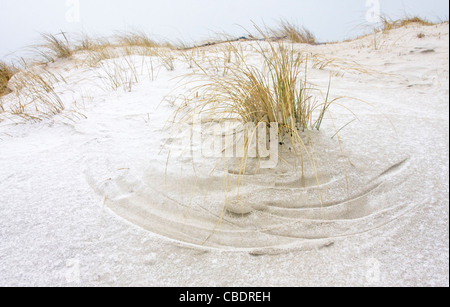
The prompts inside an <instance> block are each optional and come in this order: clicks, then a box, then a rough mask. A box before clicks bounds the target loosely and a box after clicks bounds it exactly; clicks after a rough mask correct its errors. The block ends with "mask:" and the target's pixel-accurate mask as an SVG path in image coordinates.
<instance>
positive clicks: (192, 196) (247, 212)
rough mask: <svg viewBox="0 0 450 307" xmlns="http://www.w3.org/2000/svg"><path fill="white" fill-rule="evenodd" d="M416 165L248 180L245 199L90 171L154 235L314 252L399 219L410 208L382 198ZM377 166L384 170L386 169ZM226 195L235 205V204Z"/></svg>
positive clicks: (99, 188) (206, 186)
mask: <svg viewBox="0 0 450 307" xmlns="http://www.w3.org/2000/svg"><path fill="white" fill-rule="evenodd" d="M409 160H410V157H407V158H404V159H401V160H400V161H399V162H397V163H395V164H393V165H386V164H384V165H383V164H381V165H379V164H376V163H367V164H366V165H367V166H368V167H366V169H364V168H356V167H351V168H349V174H348V175H346V176H344V175H343V171H342V170H341V171H337V172H335V173H333V174H332V173H325V174H324V175H323V176H322V175H321V176H320V177H321V178H322V180H321V182H320V185H317V184H314V180H309V181H308V184H307V185H306V186H302V185H300V184H299V183H300V182H301V181H300V179H295V178H294V177H293V176H295V175H290V173H289V172H284V171H282V172H281V173H278V175H277V172H275V171H274V172H272V173H270V172H268V173H265V174H259V175H248V179H247V180H246V181H245V182H246V183H245V184H244V185H243V186H242V187H241V196H240V197H239V198H238V199H232V198H231V199H230V197H229V196H230V195H229V194H228V195H226V193H227V192H224V191H222V190H221V189H219V188H218V187H217V185H218V184H220V180H218V179H217V178H216V179H208V178H201V179H200V180H194V179H192V178H191V179H190V180H189V179H180V178H175V177H173V178H170V177H167V178H165V180H166V181H168V184H166V185H163V184H161V183H160V182H158V180H159V181H161V180H160V178H161V176H160V175H158V174H151V173H146V174H145V175H142V176H141V175H137V174H136V173H132V172H131V171H122V172H121V173H120V175H118V176H116V177H114V176H111V178H110V179H108V181H106V182H105V180H104V179H95V178H94V176H93V175H92V174H89V172H88V173H87V174H86V177H87V180H88V182H89V184H90V185H91V186H92V188H93V189H94V190H95V191H96V192H97V193H99V194H100V195H101V197H104V198H105V199H106V201H105V206H107V207H109V208H110V209H111V210H112V211H113V212H115V213H116V214H118V215H119V216H121V217H123V218H125V219H126V220H128V221H130V222H132V223H134V224H136V225H138V226H140V227H142V228H144V229H146V230H148V231H150V232H153V233H156V234H159V235H161V236H164V237H167V238H169V239H172V240H176V241H179V242H183V243H186V244H193V245H196V246H199V247H202V248H205V247H210V248H220V249H226V250H249V252H251V251H255V250H257V251H258V253H262V254H264V251H265V250H268V251H272V252H273V251H274V250H283V249H285V248H286V247H292V246H297V245H298V246H301V247H300V248H305V246H308V248H310V247H311V248H313V247H314V246H315V245H314V242H317V246H321V245H320V244H322V245H323V244H324V243H323V242H324V240H325V241H326V243H327V244H331V245H332V244H333V242H334V240H336V239H337V238H342V237H345V236H351V235H357V234H360V233H365V232H367V231H370V230H371V229H377V228H379V227H382V226H383V225H386V224H388V223H389V221H392V220H394V219H396V218H398V217H399V215H401V214H402V212H405V210H406V209H407V208H406V207H405V206H408V204H396V203H389V201H383V200H385V199H386V197H387V199H389V197H388V196H386V195H388V194H389V193H394V192H395V190H396V186H397V185H398V183H399V182H403V181H404V180H407V178H408V174H407V171H408V169H409V167H408V166H409ZM397 161H398V160H397ZM371 165H379V166H378V169H379V170H378V171H377V169H370V166H371ZM383 166H384V167H383ZM380 168H382V169H381V170H380ZM323 169H324V170H327V168H326V167H325V166H324V167H323ZM383 169H384V170H383ZM278 171H280V170H278ZM309 176H310V178H312V177H311V175H309ZM272 177H273V178H272ZM158 178H159V179H158ZM268 178H272V179H271V180H268ZM405 178H406V179H405ZM208 180H209V181H208ZM195 183H198V184H199V186H198V187H196V185H195ZM347 184H348V186H349V187H350V190H348V187H347ZM319 191H321V193H323V200H322V201H320V199H319V197H318V196H319ZM228 192H229V191H228ZM220 193H224V194H220ZM227 197H228V201H229V202H232V205H231V206H228V207H227V205H226V204H225V205H224V202H225V199H227ZM383 197H384V198H383ZM377 198H380V199H381V201H377ZM306 242H307V243H306ZM305 244H306V245H305Z"/></svg>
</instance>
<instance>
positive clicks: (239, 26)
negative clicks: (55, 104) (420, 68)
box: [0, 0, 449, 60]
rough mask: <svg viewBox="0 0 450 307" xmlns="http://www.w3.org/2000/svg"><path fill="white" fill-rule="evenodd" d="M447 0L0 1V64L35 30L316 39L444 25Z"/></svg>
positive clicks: (32, 40)
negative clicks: (298, 31) (276, 32)
mask: <svg viewBox="0 0 450 307" xmlns="http://www.w3.org/2000/svg"><path fill="white" fill-rule="evenodd" d="M448 10H449V3H448V1H447V0H432V1H423V0H403V1H402V0H389V1H387V0H380V1H378V0H367V1H366V0H345V1H333V0H321V1H314V0H246V1H238V0H167V1H152V0H151V1H141V0H129V1H119V0H90V1H87V0H67V1H61V0H40V1H31V0H14V1H13V0H1V1H0V25H1V26H0V29H1V30H0V33H1V35H2V38H3V41H4V42H6V43H2V45H1V46H0V59H3V60H10V59H12V58H15V57H19V56H26V50H27V49H26V47H28V46H31V45H33V44H36V43H38V42H39V38H40V33H58V32H61V31H64V32H68V33H81V32H84V33H88V34H90V35H94V36H111V35H113V34H114V33H116V32H117V31H129V30H140V31H145V32H146V33H148V34H149V35H150V36H152V37H154V38H155V39H156V40H169V41H173V42H176V41H179V40H183V41H186V42H194V41H196V42H198V41H202V40H205V39H208V38H210V37H212V36H213V35H214V33H216V32H226V33H228V34H231V35H234V36H241V35H245V34H246V32H245V30H243V29H244V28H245V29H251V28H252V22H255V23H256V24H258V25H263V24H264V25H266V26H268V27H273V26H275V25H276V23H277V22H278V21H279V20H280V19H285V20H288V21H290V22H292V23H295V24H297V25H299V26H305V27H306V28H308V29H309V30H311V31H312V32H313V33H314V34H315V35H316V37H317V39H318V41H320V42H327V41H338V40H343V39H347V38H352V37H356V36H357V35H360V34H363V33H367V32H368V31H369V29H371V28H373V27H374V26H375V25H376V19H377V18H376V16H377V15H378V14H381V15H386V16H389V17H391V18H394V19H396V18H401V17H404V16H406V15H408V16H416V15H417V16H420V17H422V18H426V19H428V20H431V21H435V22H436V21H442V20H448Z"/></svg>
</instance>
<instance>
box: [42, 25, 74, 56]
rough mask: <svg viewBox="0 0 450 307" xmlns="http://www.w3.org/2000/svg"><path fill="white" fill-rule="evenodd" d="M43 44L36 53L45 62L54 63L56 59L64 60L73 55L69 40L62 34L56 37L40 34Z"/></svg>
mask: <svg viewBox="0 0 450 307" xmlns="http://www.w3.org/2000/svg"><path fill="white" fill-rule="evenodd" d="M42 38H43V39H44V43H43V44H42V45H40V46H39V47H40V48H38V52H39V53H40V55H41V56H42V57H43V58H44V59H45V60H46V61H47V62H54V61H55V60H56V59H66V58H69V57H71V56H72V55H73V53H74V51H73V49H72V47H71V44H70V42H69V39H68V38H67V36H66V34H65V33H64V32H61V33H60V34H58V35H53V34H42Z"/></svg>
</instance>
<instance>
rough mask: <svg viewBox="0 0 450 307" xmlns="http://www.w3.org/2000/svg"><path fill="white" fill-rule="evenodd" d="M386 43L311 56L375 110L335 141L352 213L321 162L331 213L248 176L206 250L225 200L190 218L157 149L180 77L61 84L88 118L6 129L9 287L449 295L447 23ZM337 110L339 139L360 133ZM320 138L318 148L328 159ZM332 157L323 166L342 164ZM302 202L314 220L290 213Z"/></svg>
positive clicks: (403, 32) (72, 77)
mask: <svg viewBox="0 0 450 307" xmlns="http://www.w3.org/2000/svg"><path fill="white" fill-rule="evenodd" d="M418 33H424V34H425V37H424V38H422V39H419V38H417V34H418ZM378 39H379V42H380V44H381V47H380V49H379V50H373V46H372V45H371V44H372V43H373V37H367V38H363V39H361V40H356V41H353V42H347V43H340V44H331V45H321V46H308V47H305V48H307V49H309V50H310V51H312V52H314V53H320V54H322V55H324V56H329V57H336V58H339V59H341V61H337V62H336V64H335V65H339V66H336V69H338V68H341V69H342V68H345V69H346V70H345V74H344V76H342V77H335V78H333V83H332V93H333V94H334V95H345V96H352V97H357V98H360V99H364V100H365V101H368V102H370V103H371V104H372V105H374V106H375V107H376V110H374V108H373V107H370V106H368V105H366V104H361V103H355V102H349V103H348V104H346V105H347V106H348V107H350V108H351V109H352V110H353V111H354V112H355V113H356V114H357V115H358V118H359V119H360V121H356V122H354V123H352V124H351V126H349V127H348V128H346V129H344V130H343V131H341V133H340V137H341V139H342V145H343V151H344V153H345V154H346V155H348V156H349V158H350V160H351V161H352V163H353V164H354V167H353V168H351V169H350V170H349V172H350V176H349V178H351V179H350V180H354V181H353V183H354V184H351V185H350V186H351V187H352V191H351V196H352V197H351V198H352V199H353V201H351V202H346V201H345V200H344V199H345V197H344V196H345V195H342V194H343V192H342V190H343V187H344V186H345V185H343V183H342V178H341V177H339V174H341V173H342V170H340V169H339V166H334V168H332V167H331V166H330V165H329V164H328V163H331V162H330V161H324V162H322V163H323V168H324V169H326V171H325V173H327V174H329V176H324V178H325V179H324V180H325V181H326V182H325V184H327V183H328V184H329V186H328V187H330V189H329V191H330V195H328V198H329V199H326V200H325V204H327V205H326V206H324V208H321V206H320V203H318V202H317V198H314V197H313V196H314V195H313V193H312V194H310V193H309V192H308V191H304V189H293V188H292V187H295V182H290V181H289V180H290V176H286V177H287V178H286V177H283V176H278V177H277V180H278V184H277V182H272V183H265V182H264V181H263V180H259V179H258V178H255V179H254V180H253V181H252V180H250V182H249V185H248V186H247V187H246V189H247V190H246V192H247V203H248V204H249V205H248V206H249V207H250V209H249V211H250V214H249V215H246V216H244V217H242V216H239V215H238V216H232V215H231V216H227V221H226V222H227V224H225V223H223V224H222V228H223V233H222V237H219V236H218V237H217V238H212V239H213V240H210V241H208V243H207V244H204V245H202V246H200V245H201V243H202V240H204V237H205V235H208V232H209V229H211V228H212V227H214V225H215V220H214V216H217V211H214V210H219V209H220V205H221V204H220V202H219V201H218V200H220V199H222V197H221V196H220V191H219V192H217V193H215V194H214V190H213V189H205V190H204V191H200V192H201V193H198V194H196V195H199V196H197V198H198V199H194V200H193V207H192V210H193V211H192V212H190V213H189V214H186V212H185V211H184V210H177V208H178V207H177V205H176V204H177V202H178V201H179V199H183V197H182V195H183V194H182V191H181V192H180V190H179V189H176V188H175V187H176V185H178V186H184V185H185V184H187V183H188V182H189V181H186V182H185V183H183V182H181V183H180V182H179V181H178V182H177V181H176V179H173V181H171V179H170V176H169V180H168V183H167V181H166V184H167V185H165V183H164V182H163V181H164V180H162V178H164V177H163V172H164V169H165V163H166V158H167V155H165V154H164V151H163V153H162V154H160V152H161V149H162V148H161V145H162V144H163V143H164V142H166V141H167V140H168V139H169V138H170V137H171V136H170V135H168V134H167V133H166V131H165V129H164V128H163V126H164V124H165V120H166V119H167V117H168V116H169V115H170V114H171V112H172V111H173V109H172V107H171V106H170V103H163V104H160V102H161V100H162V99H163V98H164V96H165V95H167V94H168V93H170V92H171V90H172V89H173V88H174V87H175V84H176V81H175V80H173V79H172V78H173V77H176V76H178V75H182V74H183V73H186V72H189V70H188V69H187V68H186V65H183V64H182V63H179V64H178V65H177V68H176V70H175V71H174V72H167V71H165V70H164V69H162V70H161V71H160V73H159V75H158V77H157V78H156V80H155V81H153V82H141V83H140V84H138V85H137V86H136V87H135V88H134V89H133V91H132V92H131V93H126V92H123V91H117V92H111V91H107V92H105V91H104V90H101V89H99V88H87V89H86V84H87V85H89V82H86V81H82V82H76V80H84V79H88V77H89V76H91V75H93V76H95V75H96V73H101V71H100V72H94V73H93V72H92V71H87V72H86V71H83V69H82V68H79V69H73V70H69V71H65V72H64V73H65V74H67V76H65V77H66V78H67V79H68V80H69V84H72V83H71V81H72V82H73V84H76V85H73V87H74V88H73V91H74V92H75V93H80V92H83V93H86V94H85V95H86V96H92V99H88V98H86V101H85V103H84V109H82V110H80V111H82V113H83V114H85V115H86V116H87V119H80V120H75V121H69V120H67V119H65V118H63V117H61V116H57V117H54V118H53V119H50V120H45V121H43V122H41V123H27V124H19V125H14V124H11V122H10V119H8V120H5V121H4V122H1V123H0V142H1V147H0V156H1V158H2V160H1V161H2V162H1V167H0V192H1V195H2V200H1V204H0V210H1V211H0V220H1V223H0V238H1V242H0V284H1V285H71V283H70V282H68V279H67V276H68V274H69V273H71V272H73V270H72V268H73V263H79V268H80V274H79V276H80V285H150V286H156V285H158V286H160V285H172V286H204V285H210V286H236V285H240V286H270V285H273V286H284V285H290V286H306V285H308V286H314V285H387V286H388V285H448V255H449V251H448V242H449V237H448V233H449V232H448V208H449V200H448V192H449V189H448V187H449V185H448V175H449V171H448V163H449V162H448V157H449V151H448V148H449V146H448V145H449V144H448V128H449V124H448V115H447V114H448V110H449V104H448V95H449V92H448V91H449V88H448V54H449V52H448V51H449V50H448V49H449V47H448V24H444V25H440V26H436V27H419V28H416V27H409V28H406V29H399V30H395V31H392V32H391V33H390V34H389V35H386V36H381V35H380V37H379V38H378ZM431 50H432V51H431ZM136 61H137V62H138V61H139V60H138V59H136ZM67 65H70V64H67ZM355 68H358V69H362V68H364V69H366V70H370V71H371V73H370V74H367V73H360V72H358V71H357V70H355ZM327 69H328V70H330V69H334V68H333V67H332V66H331V67H330V68H327ZM83 76H84V77H83ZM327 76H328V72H327V71H320V70H317V71H314V73H313V74H312V75H311V78H312V79H311V80H310V81H312V82H314V83H317V84H319V85H326V82H327V81H328V77H327ZM84 83H86V84H84ZM76 95H77V94H73V93H68V94H67V95H65V96H64V97H65V98H66V99H67V100H68V101H70V100H71V99H76V98H77V97H76ZM66 96H67V97H66ZM73 96H75V97H73ZM333 112H334V113H333V114H335V117H336V121H337V122H336V126H339V127H340V126H342V125H344V124H346V123H347V122H348V121H349V120H351V119H352V116H351V114H349V113H348V112H345V110H342V109H339V108H336V109H335V110H334V111H333ZM380 112H381V113H384V114H386V115H388V116H389V117H391V119H392V120H393V122H394V126H395V129H396V132H394V131H393V129H392V127H391V126H390V124H389V121H388V120H387V119H386V118H385V117H384V116H383V115H382V114H381V113H380ZM326 125H327V126H326V127H324V129H323V132H321V134H320V135H318V136H317V138H316V140H315V141H316V142H317V143H320V142H324V145H326V144H330V145H333V141H331V140H330V138H331V136H332V135H333V134H334V131H333V128H332V126H331V123H330V122H328V123H327V124H326ZM334 145H335V144H334ZM319 148H320V147H319ZM327 150H330V151H331V152H329V153H319V156H320V155H321V154H323V155H325V154H328V156H329V155H333V156H336V155H339V153H340V151H339V149H336V146H330V147H328V148H327ZM336 150H337V151H338V152H336ZM330 168H331V170H330ZM186 178H189V174H186ZM216 180H217V181H219V182H220V176H219V178H218V179H216ZM292 180H293V181H294V180H295V178H292ZM205 184H206V183H205ZM208 184H210V185H211V188H212V187H214V186H216V187H217V185H218V183H217V182H214V181H211V180H210V181H208ZM333 188H334V190H333ZM280 189H288V190H289V193H283V195H288V196H287V199H283V197H282V196H279V194H281V193H277V192H278V191H280ZM216 190H218V189H216ZM333 191H334V192H333ZM264 193H266V194H264ZM344 194H345V193H344ZM311 195H312V196H311ZM258 196H259V198H258ZM310 196H311V197H312V198H311V199H309V198H308V197H310ZM301 197H303V200H305V199H307V200H308V201H305V203H307V204H308V206H306V207H305V206H303V207H300V208H298V207H296V206H295V202H294V203H293V199H297V198H301ZM148 199H151V200H152V202H153V205H152V206H148V205H147V206H146V204H147V203H148ZM261 203H262V206H261ZM292 207H293V208H292ZM178 209H179V208H178ZM247 213H248V212H247ZM131 222H133V223H134V224H133V223H131ZM136 224H137V225H139V226H141V227H142V228H141V227H138V226H136ZM199 228H200V230H199ZM146 229H147V230H150V231H147V230H146ZM227 231H228V232H229V233H228V234H227ZM236 233H237V234H236ZM239 235H240V237H239ZM74 261H75V262H74ZM378 273H379V274H378ZM69 276H70V274H69ZM69 281H71V279H70V278H69ZM72 284H73V283H72Z"/></svg>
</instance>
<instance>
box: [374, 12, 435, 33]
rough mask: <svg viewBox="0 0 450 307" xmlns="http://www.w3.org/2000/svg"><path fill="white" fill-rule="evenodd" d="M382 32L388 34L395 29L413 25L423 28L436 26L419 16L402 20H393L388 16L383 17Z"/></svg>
mask: <svg viewBox="0 0 450 307" xmlns="http://www.w3.org/2000/svg"><path fill="white" fill-rule="evenodd" d="M381 23H382V26H381V30H382V31H384V32H386V31H390V30H393V29H398V28H402V27H405V26H408V25H411V24H419V25H421V26H433V25H435V23H433V22H431V21H428V20H426V19H423V18H420V17H418V16H413V17H405V18H401V19H397V20H394V19H391V18H389V17H387V16H383V17H381Z"/></svg>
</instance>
